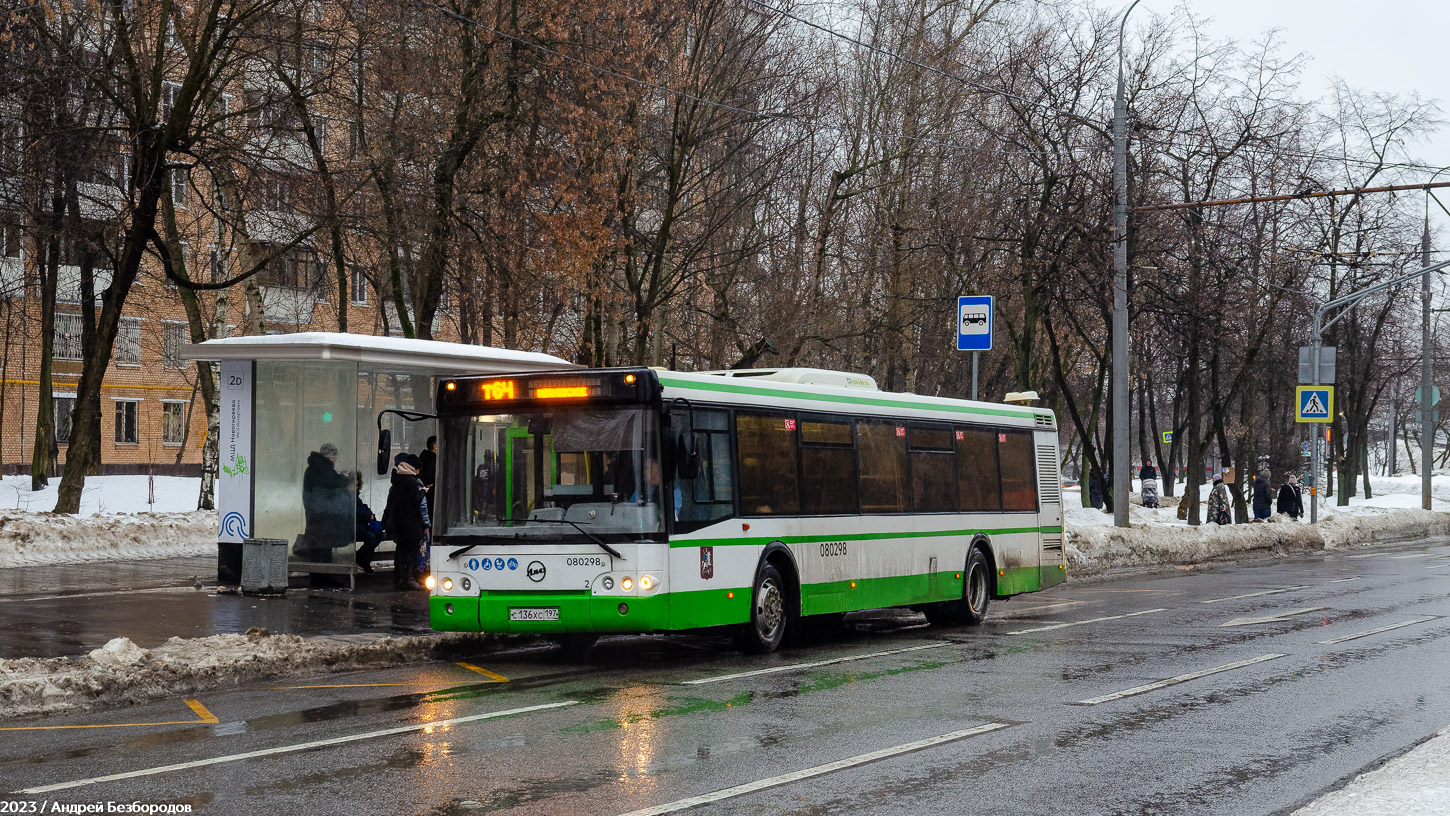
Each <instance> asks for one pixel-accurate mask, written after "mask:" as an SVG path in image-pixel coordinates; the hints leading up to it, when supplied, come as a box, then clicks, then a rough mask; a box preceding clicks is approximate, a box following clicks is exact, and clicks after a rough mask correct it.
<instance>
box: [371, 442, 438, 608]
mask: <svg viewBox="0 0 1450 816" xmlns="http://www.w3.org/2000/svg"><path fill="white" fill-rule="evenodd" d="M417 461H418V457H416V456H411V455H409V454H406V453H400V454H398V455H397V457H396V458H394V459H393V477H392V487H390V488H389V489H388V504H387V506H386V507H385V508H384V509H383V527H384V529H386V530H387V531H388V534H389V535H391V536H392V537H393V544H394V545H395V550H394V553H393V586H395V587H398V588H399V589H423V584H422V583H421V582H420V581H419V577H420V574H421V572H422V570H421V569H420V566H419V559H420V558H422V552H423V542H424V540H426V539H427V537H428V531H429V528H431V527H432V526H433V525H432V523H431V521H430V520H429V518H428V496H427V491H425V490H424V488H423V483H422V482H421V481H419V479H418V466H417V464H416V463H417Z"/></svg>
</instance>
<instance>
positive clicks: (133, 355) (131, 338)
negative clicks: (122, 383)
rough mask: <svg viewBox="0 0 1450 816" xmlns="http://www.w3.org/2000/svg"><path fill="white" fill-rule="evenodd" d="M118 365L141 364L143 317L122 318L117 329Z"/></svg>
mask: <svg viewBox="0 0 1450 816" xmlns="http://www.w3.org/2000/svg"><path fill="white" fill-rule="evenodd" d="M116 365H123V366H138V365H141V318H139V317H123V318H121V326H120V328H119V329H118V330H117V331H116Z"/></svg>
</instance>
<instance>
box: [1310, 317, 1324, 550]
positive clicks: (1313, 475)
mask: <svg viewBox="0 0 1450 816" xmlns="http://www.w3.org/2000/svg"><path fill="white" fill-rule="evenodd" d="M1309 342H1310V344H1311V347H1312V349H1313V351H1312V353H1311V355H1310V364H1311V365H1312V366H1313V367H1314V384H1315V385H1319V350H1320V349H1322V348H1323V347H1324V329H1322V328H1320V325H1319V315H1318V314H1315V315H1314V339H1313V340H1311V341H1309ZM1313 427H1314V445H1313V447H1312V449H1311V451H1310V459H1309V523H1310V524H1314V523H1316V522H1318V521H1319V440H1321V439H1323V438H1324V429H1323V428H1321V427H1319V426H1318V425H1314V426H1313Z"/></svg>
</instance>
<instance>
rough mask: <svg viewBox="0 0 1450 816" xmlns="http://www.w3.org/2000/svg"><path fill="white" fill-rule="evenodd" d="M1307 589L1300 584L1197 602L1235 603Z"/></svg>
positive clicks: (1306, 585)
mask: <svg viewBox="0 0 1450 816" xmlns="http://www.w3.org/2000/svg"><path fill="white" fill-rule="evenodd" d="M1308 588H1309V585H1308V584H1301V585H1299V586H1291V587H1284V588H1283V589H1267V590H1264V591H1263V592H1250V593H1248V594H1247V595H1230V596H1228V597H1227V598H1214V599H1213V600H1211V601H1199V603H1206V604H1215V603H1223V602H1224V601H1237V600H1239V599H1241V598H1257V597H1259V596H1261V595H1278V594H1279V593H1280V592H1293V591H1294V590H1296V589H1308Z"/></svg>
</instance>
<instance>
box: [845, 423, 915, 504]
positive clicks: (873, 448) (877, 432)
mask: <svg viewBox="0 0 1450 816" xmlns="http://www.w3.org/2000/svg"><path fill="white" fill-rule="evenodd" d="M856 445H857V449H858V451H859V452H860V454H861V512H862V513H904V512H906V510H907V497H906V494H907V484H906V423H905V422H900V421H896V420H865V419H861V420H857V421H856Z"/></svg>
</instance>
